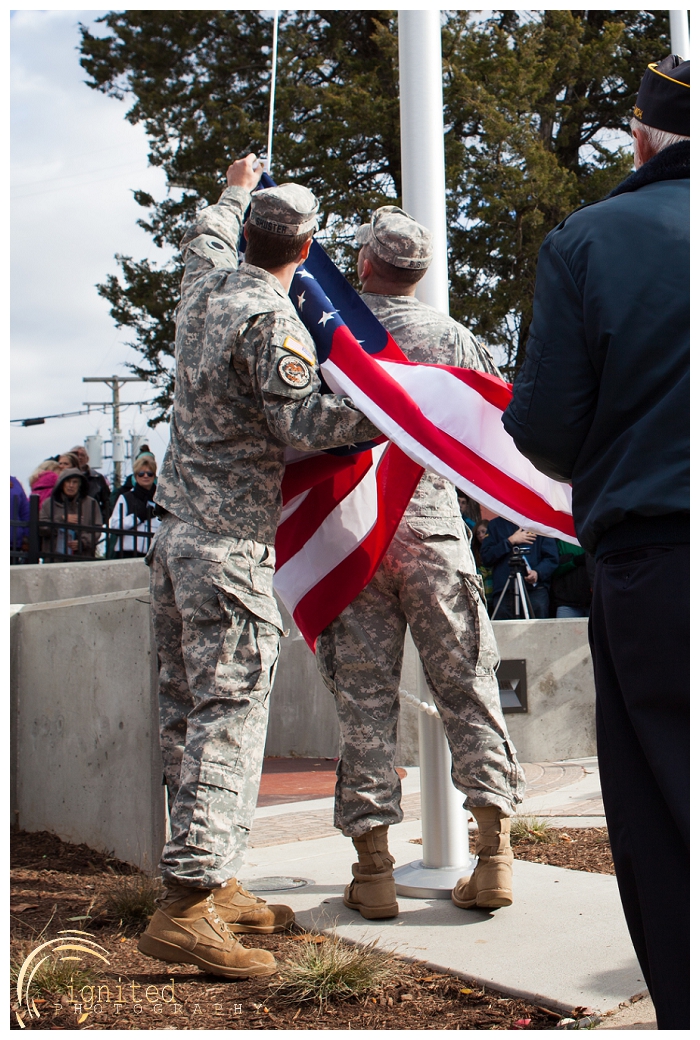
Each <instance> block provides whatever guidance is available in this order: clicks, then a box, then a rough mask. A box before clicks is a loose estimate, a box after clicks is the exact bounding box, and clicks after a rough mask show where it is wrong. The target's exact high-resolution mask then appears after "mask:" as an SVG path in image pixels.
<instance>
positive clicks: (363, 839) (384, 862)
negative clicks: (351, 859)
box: [352, 824, 394, 874]
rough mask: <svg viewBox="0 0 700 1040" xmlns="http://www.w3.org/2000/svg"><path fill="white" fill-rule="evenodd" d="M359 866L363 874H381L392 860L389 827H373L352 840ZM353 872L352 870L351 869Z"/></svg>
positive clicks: (386, 825) (385, 825) (392, 862)
mask: <svg viewBox="0 0 700 1040" xmlns="http://www.w3.org/2000/svg"><path fill="white" fill-rule="evenodd" d="M352 843H353V845H354V846H355V850H356V852H357V856H358V859H359V861H360V862H359V865H360V867H361V868H362V870H363V872H364V873H365V874H375V873H382V872H383V871H385V870H386V869H387V866H388V865H389V864H391V865H392V866H393V864H394V859H393V857H392V856H391V855H390V854H389V825H388V824H384V826H382V827H373V828H372V830H370V831H366V832H365V833H364V834H361V835H360V836H359V837H358V838H353V839H352ZM353 870H354V868H353Z"/></svg>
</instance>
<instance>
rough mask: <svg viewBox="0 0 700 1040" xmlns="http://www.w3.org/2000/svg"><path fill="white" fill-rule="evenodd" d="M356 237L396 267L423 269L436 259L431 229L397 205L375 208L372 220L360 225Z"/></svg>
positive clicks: (361, 244) (359, 243)
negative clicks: (434, 257)
mask: <svg viewBox="0 0 700 1040" xmlns="http://www.w3.org/2000/svg"><path fill="white" fill-rule="evenodd" d="M355 240H356V242H357V244H358V245H359V246H365V245H367V246H369V247H370V249H371V250H372V252H374V253H376V254H377V256H378V257H379V258H380V260H385V261H386V262H387V263H388V264H391V265H392V266H393V267H403V268H405V269H407V270H414V271H423V270H425V268H426V267H429V266H430V261H431V260H432V259H433V236H432V232H430V231H428V229H427V228H426V227H423V225H422V224H419V223H418V221H417V220H414V219H413V217H412V216H410V214H408V213H406V211H405V210H403V209H399V207H398V206H380V207H379V209H375V211H374V213H373V214H372V219H371V220H370V222H369V224H363V225H362V227H360V228H359V229H358V231H357V234H356V236H355Z"/></svg>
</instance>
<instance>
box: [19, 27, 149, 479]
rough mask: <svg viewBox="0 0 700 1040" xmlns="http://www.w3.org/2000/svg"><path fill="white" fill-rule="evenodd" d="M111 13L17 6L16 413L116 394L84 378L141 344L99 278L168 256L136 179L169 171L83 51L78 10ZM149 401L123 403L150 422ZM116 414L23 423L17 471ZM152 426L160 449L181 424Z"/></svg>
mask: <svg viewBox="0 0 700 1040" xmlns="http://www.w3.org/2000/svg"><path fill="white" fill-rule="evenodd" d="M101 13H102V12H100V11H83V12H81V11H16V12H14V13H13V14H12V17H11V86H12V108H11V135H12V170H11V197H12V206H11V213H12V218H11V219H12V251H11V256H12V280H11V286H12V288H11V304H12V327H11V401H10V418H12V419H24V418H27V417H30V416H32V417H33V416H41V415H51V414H54V413H56V412H72V411H78V410H79V409H81V408H82V407H83V402H84V401H101V400H111V396H110V390H109V388H108V387H107V386H105V385H102V384H98V383H92V384H84V383H83V382H82V378H83V376H103V375H106V376H110V375H113V374H117V375H121V374H123V375H127V374H129V373H128V372H127V369H126V363H127V362H129V361H131V362H135V361H137V360H138V358H139V355H138V354H137V353H136V352H135V351H134V350H132V349H131V348H130V347H128V346H127V343H128V340H129V330H127V329H117V328H116V327H115V325H114V323H113V321H112V319H111V318H110V316H109V307H108V304H107V302H106V301H105V300H102V299H101V298H100V297H99V296H98V295H97V290H96V288H95V286H96V284H97V282H101V281H104V279H105V275H106V274H107V273H109V272H114V273H116V271H117V267H116V263H115V260H114V254H115V253H116V252H122V253H125V254H127V255H129V256H134V257H136V258H138V259H142V258H144V257H149V258H150V259H152V260H156V259H158V258H159V256H160V258H161V260H162V258H163V254H162V252H161V251H160V250H158V249H157V248H156V246H155V245H154V244H153V242H152V241H151V239H150V237H149V236H148V235H147V234H146V232H144V231H142V230H141V229H140V228H138V227H137V226H136V220H137V218H138V217H139V216H141V215H143V211H142V210H141V209H140V207H139V206H137V205H136V203H135V202H134V200H133V197H132V190H133V189H136V188H143V189H145V190H147V191H149V192H151V193H152V194H153V195H154V196H156V197H162V196H163V195H164V194H165V178H164V176H163V174H162V173H161V172H160V171H159V170H157V169H155V168H153V167H149V166H148V158H147V157H148V145H147V141H146V136H145V134H144V132H143V130H142V129H141V128H140V127H134V126H131V125H130V124H129V123H127V122H126V120H125V119H124V115H125V112H126V108H127V105H126V103H124V102H118V101H116V100H114V99H113V98H108V97H105V96H104V95H103V94H100V93H99V92H97V91H94V90H90V89H89V87H87V86H86V85H85V82H84V80H85V78H86V73H85V72H84V71H83V69H82V68H81V67H80V64H79V62H78V51H77V47H78V45H79V33H78V23H79V22H83V23H84V24H88V25H92V24H93V23H94V20H95V18H97V17H99V15H100V14H101ZM101 31H102V32H104V29H102V30H101ZM149 394H150V388H149V385H148V384H143V386H141V385H140V384H138V383H131V384H127V385H126V386H125V387H124V388H123V390H122V398H123V399H124V400H127V401H136V400H145V399H146V398H148V396H149ZM149 414H150V413H148V412H144V413H143V414H142V415H140V414H139V411H138V409H136V408H130V409H128V410H124V411H123V412H122V428H123V429H124V430H131V429H135V430H136V432H144V431H147V426H146V419H147V418H148V416H149ZM110 427H111V413H108V414H107V415H103V414H101V413H92V414H90V415H83V416H78V417H75V418H72V419H49V420H47V422H46V423H45V424H44V425H43V426H30V427H21V426H19V427H18V426H15V425H12V426H11V427H10V430H11V434H10V437H11V440H10V445H11V457H10V472H11V473H12V474H13V475H15V476H17V477H19V479H20V480H21V481H22V483H23V484H24V486H25V490H27V491H28V490H29V488H28V484H27V477H28V476H29V474H30V473H31V471H32V470H33V469H34V467H35V466H36V465H37V463H39V462H40V461H41V460H42V459H44V458H46V457H47V456H48V455H55V454H56V453H57V452H60V451H66V450H67V449H68V448H70V447H71V446H72V445H74V444H77V443H80V442H82V441H83V440H84V439H85V437H86V436H87V435H88V434H91V433H96V432H101V433H102V435H103V436H104V437H106V436H108V430H109V429H110ZM147 436H148V439H149V443H150V444H151V447H152V448H153V450H154V452H155V454H156V457H157V458H158V461H159V462H160V460H161V459H162V456H163V452H164V450H165V445H166V443H167V436H168V427H167V426H165V425H163V424H161V426H160V427H159V428H158V429H157V430H156V431H150V430H149V431H148V433H147ZM108 469H109V464H106V465H105V470H108Z"/></svg>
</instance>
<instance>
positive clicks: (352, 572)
mask: <svg viewBox="0 0 700 1040" xmlns="http://www.w3.org/2000/svg"><path fill="white" fill-rule="evenodd" d="M344 333H345V330H344V329H339V330H337V332H336V334H335V337H336V342H335V343H334V350H333V352H332V354H331V356H330V357H329V358H328V360H327V361H325V362H324V363H323V364H322V365H321V369H322V371H323V375H324V377H325V379H326V381H327V383H328V385H329V386H330V387H331V388H332V389H333V390H335V391H336V392H337V393H343V394H347V395H349V396H350V397H351V398H352V399H353V401H354V403H355V404H356V405H357V407H358V408H360V409H361V410H362V411H363V412H364V413H365V414H366V415H367V416H368V417H369V418H370V419H371V420H372V422H373V423H374V424H375V425H376V426H377V427H378V428H379V429H381V430H382V431H383V432H384V433H385V434H386V435H387V436H388V437H390V438H391V441H392V442H393V443H389V444H386V443H385V444H380V445H377V446H376V447H374V448H373V449H372V450H371V451H365V452H362V453H361V454H359V455H355V456H350V457H347V458H342V459H341V458H337V457H335V456H331V455H326V454H303V453H292V454H291V455H290V457H289V458H288V461H287V468H286V472H285V478H284V483H283V488H282V490H283V503H284V505H283V512H282V517H281V520H280V524H279V527H278V531H277V539H276V543H275V545H276V553H277V569H276V571H275V591H276V592H277V593H278V595H279V596H280V599H281V600H282V602H283V603H284V604H285V606H286V607H287V609H288V610H289V612H290V613H291V614H292V616H293V617H294V620H295V621H296V624H297V625H298V627H299V629H300V631H301V633H302V635H303V636H304V638H305V639H306V641H307V643H308V644H309V646H310V647H311V648H312V649H313V648H314V647H315V643H316V638H317V636H318V635H319V633H320V632H322V631H323V629H324V628H325V627H326V625H328V624H330V622H331V621H333V620H334V618H336V617H337V616H338V614H340V613H341V612H342V610H344V609H345V607H346V606H347V605H348V604H349V603H351V602H352V600H353V599H354V598H355V596H357V595H358V593H359V592H361V590H362V589H363V588H364V587H365V585H366V584H367V582H368V581H370V580H371V578H372V576H373V574H374V573H375V571H376V569H377V567H378V566H379V563H380V562H381V559H382V557H383V555H384V553H385V552H386V549H387V547H388V545H389V542H390V541H391V538H392V537H393V535H394V532H395V531H396V527H397V526H398V523H399V521H400V519H401V516H402V515H403V513H404V510H405V508H406V506H407V504H408V502H409V501H410V498H411V496H412V494H413V492H414V490H415V488H416V485H417V484H418V481H419V480H420V477H421V475H422V472H423V467H428V468H430V469H432V470H433V471H434V472H436V473H438V474H439V475H440V476H443V477H446V478H447V479H448V480H450V481H451V482H452V483H454V484H456V485H457V486H458V487H460V488H462V489H463V490H464V491H465V492H466V493H467V494H468V495H470V496H471V497H472V498H474V499H475V500H476V501H478V502H480V503H483V504H484V505H485V506H488V507H489V508H490V509H492V510H493V511H494V512H495V513H497V514H498V515H499V516H504V517H507V518H508V519H510V520H513V521H514V522H515V523H518V524H522V525H524V526H527V527H529V528H530V529H531V530H535V531H537V532H538V533H539V534H542V535H546V536H550V537H554V538H563V539H565V540H566V541H570V542H575V541H576V535H575V532H574V527H573V520H572V516H571V488H570V487H569V485H567V484H560V483H558V482H556V481H553V480H551V479H550V478H549V477H546V476H544V474H542V473H540V472H539V471H538V470H536V469H535V467H534V466H533V465H532V464H531V463H530V462H528V460H527V459H526V458H525V457H524V456H523V455H521V454H520V452H519V451H518V450H517V448H516V447H515V445H514V443H513V440H512V438H511V437H510V436H509V435H508V434H507V433H506V431H505V430H504V428H503V425H502V423H501V415H502V413H503V411H504V409H505V408H506V407H507V405H508V402H509V401H510V397H511V391H510V387H509V386H508V384H506V383H504V382H503V381H502V380H500V379H498V378H496V377H495V376H490V375H486V374H485V373H482V372H476V371H474V370H472V369H460V368H451V367H448V366H443V365H426V364H416V363H413V362H410V361H407V360H403V361H399V360H396V357H397V355H396V349H397V348H396V347H395V344H393V343H392V344H391V346H392V348H394V349H392V350H390V351H387V355H388V356H389V357H390V360H382V356H381V355H379V356H378V357H377V356H373V355H370V354H367V353H365V351H363V350H362V348H361V347H360V346H359V345H358V344H357V342H356V341H355V340H354V337H352V335H351V334H350V333H347V342H343V338H344ZM338 339H340V342H337V341H338ZM387 355H385V357H386V356H387Z"/></svg>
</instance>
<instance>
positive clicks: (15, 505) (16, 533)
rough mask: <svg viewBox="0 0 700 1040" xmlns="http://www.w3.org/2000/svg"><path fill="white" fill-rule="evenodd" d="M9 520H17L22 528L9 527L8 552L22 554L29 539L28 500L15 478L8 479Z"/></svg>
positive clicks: (12, 525)
mask: <svg viewBox="0 0 700 1040" xmlns="http://www.w3.org/2000/svg"><path fill="white" fill-rule="evenodd" d="M10 520H19V521H21V522H22V526H19V527H18V526H15V524H11V525H10V552H22V551H25V550H26V548H27V543H28V539H29V527H28V526H25V524H28V522H29V499H28V498H27V496H26V494H25V493H24V488H23V487H22V485H21V484H20V482H19V480H18V479H17V477H10Z"/></svg>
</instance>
